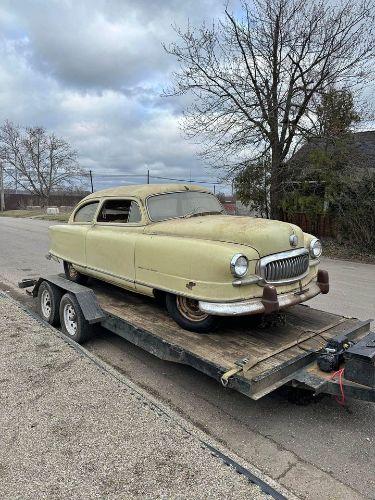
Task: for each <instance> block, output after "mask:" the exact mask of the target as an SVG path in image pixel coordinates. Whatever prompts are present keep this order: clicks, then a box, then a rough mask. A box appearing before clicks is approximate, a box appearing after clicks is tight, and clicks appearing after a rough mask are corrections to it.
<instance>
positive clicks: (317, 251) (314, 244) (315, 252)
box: [310, 238, 323, 259]
mask: <svg viewBox="0 0 375 500" xmlns="http://www.w3.org/2000/svg"><path fill="white" fill-rule="evenodd" d="M322 250H323V248H322V243H321V241H320V240H318V238H313V239H312V240H311V242H310V255H311V257H312V258H313V259H317V258H318V257H320V256H321V255H322Z"/></svg>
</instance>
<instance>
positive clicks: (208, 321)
mask: <svg viewBox="0 0 375 500" xmlns="http://www.w3.org/2000/svg"><path fill="white" fill-rule="evenodd" d="M166 305H167V310H168V312H169V314H170V315H171V317H172V318H173V319H174V320H175V322H176V323H177V324H178V325H179V326H181V328H184V329H185V330H190V331H191V332H196V333H208V332H212V331H214V330H215V329H216V327H217V325H218V318H217V317H215V316H211V315H210V314H206V313H204V312H202V311H201V310H200V309H199V307H198V301H197V300H194V299H189V298H188V297H182V296H181V295H172V294H167V297H166Z"/></svg>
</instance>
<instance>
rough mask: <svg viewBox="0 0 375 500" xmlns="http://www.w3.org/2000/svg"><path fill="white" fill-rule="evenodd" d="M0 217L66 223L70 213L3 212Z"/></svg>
mask: <svg viewBox="0 0 375 500" xmlns="http://www.w3.org/2000/svg"><path fill="white" fill-rule="evenodd" d="M0 217H16V218H23V219H41V220H56V221H59V222H68V220H69V217H70V213H69V212H62V213H60V214H54V215H47V214H46V213H45V212H38V211H37V210H5V212H0Z"/></svg>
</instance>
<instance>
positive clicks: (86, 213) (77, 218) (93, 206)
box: [74, 201, 99, 222]
mask: <svg viewBox="0 0 375 500" xmlns="http://www.w3.org/2000/svg"><path fill="white" fill-rule="evenodd" d="M98 205H99V202H98V201H93V202H92V203H87V204H86V205H83V207H81V208H79V209H78V210H77V212H76V213H75V215H74V222H92V221H93V220H94V216H95V213H96V210H97V208H98Z"/></svg>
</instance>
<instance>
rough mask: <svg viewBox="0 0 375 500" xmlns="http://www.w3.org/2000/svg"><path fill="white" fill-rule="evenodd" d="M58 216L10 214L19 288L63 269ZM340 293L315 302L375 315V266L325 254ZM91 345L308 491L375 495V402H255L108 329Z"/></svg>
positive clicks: (8, 258)
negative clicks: (55, 249)
mask: <svg viewBox="0 0 375 500" xmlns="http://www.w3.org/2000/svg"><path fill="white" fill-rule="evenodd" d="M50 224H51V223H50V222H46V221H38V220H30V219H9V218H0V282H1V283H2V288H3V289H8V290H9V291H11V292H12V293H13V295H15V294H17V291H16V289H15V285H16V283H17V281H18V280H20V279H21V278H24V277H33V276H38V275H39V274H40V273H48V272H51V273H54V272H56V271H58V272H60V271H61V267H60V266H59V265H57V264H55V263H54V262H49V261H47V260H45V258H44V255H45V254H46V253H47V250H48V237H47V227H48V226H49V225H50ZM322 267H323V268H325V269H327V270H328V271H329V272H330V276H331V283H332V286H331V292H330V294H329V295H327V296H321V297H318V298H316V299H314V300H313V301H310V305H311V306H315V307H319V308H321V309H325V310H328V311H331V312H336V313H339V314H344V315H346V316H356V317H359V318H360V319H367V318H369V317H372V318H373V317H374V316H375V307H374V305H375V266H373V265H370V264H359V263H353V262H346V261H339V260H337V261H336V260H330V259H323V262H322ZM87 348H88V349H90V350H92V351H93V352H95V353H96V354H97V355H98V356H100V357H101V358H103V359H104V360H106V361H107V362H109V363H111V364H112V365H113V366H115V367H117V368H118V369H119V370H120V371H122V372H123V373H124V374H126V375H127V376H128V377H129V378H130V379H132V380H134V381H135V382H137V383H138V384H140V385H141V386H142V387H143V388H145V389H146V390H147V391H148V392H149V393H151V394H153V395H155V396H157V397H158V398H160V399H162V400H163V401H164V402H166V403H167V404H168V405H169V406H170V407H172V408H174V409H175V410H176V411H178V412H179V413H181V414H182V415H184V416H185V417H187V418H188V419H189V420H190V421H192V422H194V423H195V424H196V425H197V426H198V427H200V428H202V429H204V430H205V431H206V432H208V433H210V434H211V435H212V436H213V437H215V438H216V439H217V440H219V441H221V442H223V443H224V444H225V445H226V446H227V447H228V448H229V449H232V450H233V451H235V452H236V453H237V454H238V455H239V456H242V457H243V458H245V459H246V460H247V461H249V462H251V463H253V464H254V465H255V466H256V467H258V468H259V469H261V470H263V471H264V472H265V473H266V474H268V475H269V476H271V477H273V478H275V479H276V480H277V481H278V482H279V483H281V484H283V485H284V486H285V487H287V488H290V489H292V490H293V491H294V492H295V493H296V494H297V495H298V496H300V497H302V498H320V499H321V498H330V499H334V498H350V499H352V498H361V497H362V496H364V497H367V498H375V477H374V474H373V471H374V470H375V453H374V445H375V432H374V417H375V406H374V405H373V404H369V403H363V402H359V401H351V402H349V404H348V406H347V407H346V408H342V407H341V406H339V405H338V404H337V403H336V402H335V401H334V400H333V399H331V398H328V397H327V398H324V399H322V400H319V401H317V402H315V403H314V404H311V405H309V406H296V405H292V404H290V403H289V402H287V401H286V400H285V399H284V398H283V397H282V395H281V394H273V395H270V396H267V397H265V398H263V399H262V400H260V401H257V402H254V401H251V400H249V399H248V398H246V397H244V396H242V395H240V394H238V393H235V392H233V391H230V390H225V389H224V388H222V387H221V386H220V385H219V384H217V383H216V382H215V381H213V380H211V379H209V378H208V377H206V376H204V375H203V374H201V373H198V372H196V371H195V370H193V369H191V368H189V367H185V366H180V365H174V364H172V363H167V362H163V361H161V360H159V359H157V358H155V357H153V356H151V355H149V354H147V353H145V352H144V351H142V350H141V349H138V348H137V347H135V346H133V345H131V344H129V343H128V342H126V341H124V340H122V339H120V338H118V337H116V336H114V335H111V334H109V333H107V332H105V331H103V332H102V333H101V334H99V335H98V336H97V337H96V338H95V339H93V340H91V341H90V343H89V344H88V345H87Z"/></svg>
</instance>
